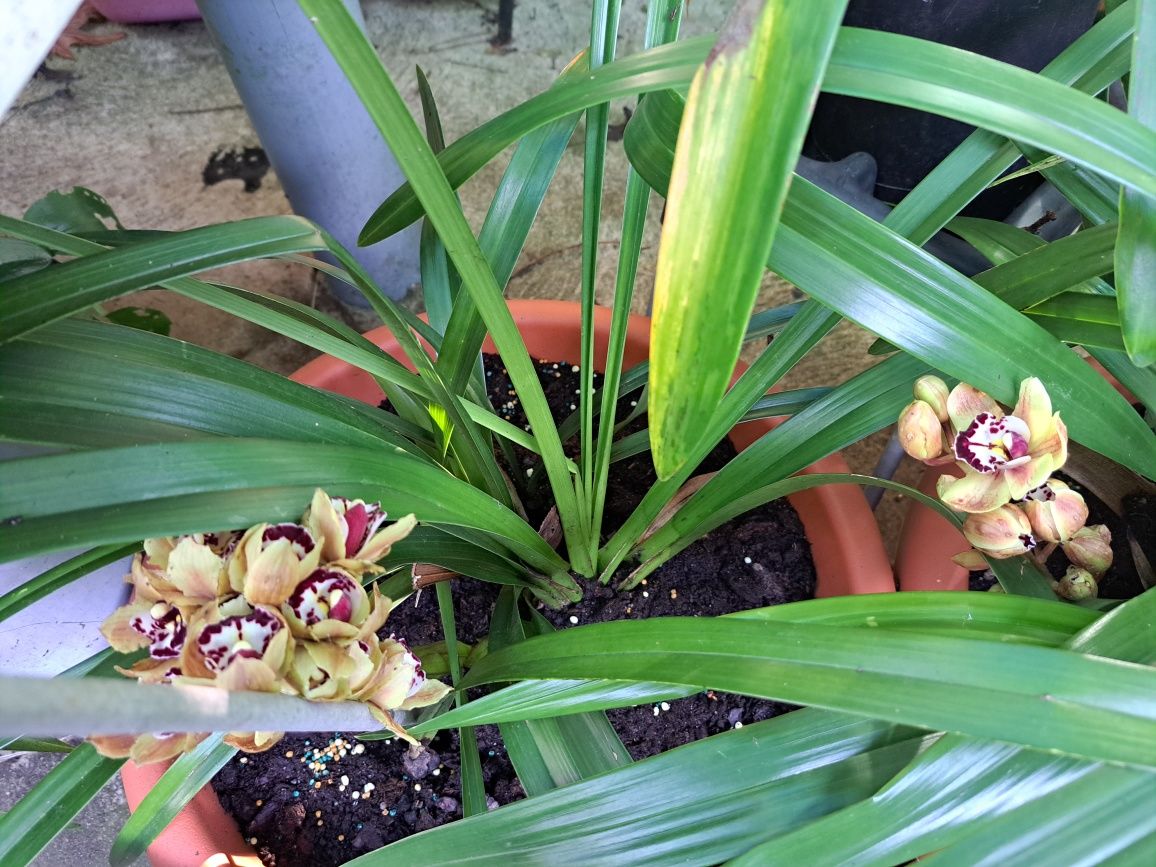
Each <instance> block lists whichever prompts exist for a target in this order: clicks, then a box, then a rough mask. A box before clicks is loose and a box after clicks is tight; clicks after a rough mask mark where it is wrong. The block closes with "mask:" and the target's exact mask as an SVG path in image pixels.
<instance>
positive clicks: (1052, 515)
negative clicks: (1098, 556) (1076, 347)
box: [1023, 479, 1088, 542]
mask: <svg viewBox="0 0 1156 867" xmlns="http://www.w3.org/2000/svg"><path fill="white" fill-rule="evenodd" d="M1023 510H1024V513H1025V514H1026V515H1027V516H1028V520H1029V521H1031V523H1032V532H1034V533H1035V534H1036V537H1037V538H1039V539H1042V540H1044V541H1045V542H1066V541H1068V540H1069V539H1070V538H1072V536H1073V535H1074V534H1075V533H1076V531H1077V530H1079V529H1080V528H1081V527H1083V526H1084V523H1085V522H1086V521H1087V520H1088V504H1087V503H1085V502H1084V498H1083V497H1082V496H1080V494H1079V493H1078V492H1077V491H1073V490H1072V489H1071V488H1069V487H1068V486H1067V485H1066V484H1064V483H1063V482H1061V481H1060V480H1059V479H1049V480H1048V481H1047V482H1045V483H1044V484H1042V485H1040V486H1039V487H1038V488H1034V489H1033V490H1031V491H1028V494H1027V496H1026V497H1024V502H1023Z"/></svg>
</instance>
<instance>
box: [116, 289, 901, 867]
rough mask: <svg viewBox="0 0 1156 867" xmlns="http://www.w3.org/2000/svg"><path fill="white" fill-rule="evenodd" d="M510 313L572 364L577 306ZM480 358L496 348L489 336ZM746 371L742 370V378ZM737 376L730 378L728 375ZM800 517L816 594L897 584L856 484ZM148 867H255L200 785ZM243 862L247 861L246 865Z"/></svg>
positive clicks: (360, 374)
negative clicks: (815, 579) (811, 560)
mask: <svg viewBox="0 0 1156 867" xmlns="http://www.w3.org/2000/svg"><path fill="white" fill-rule="evenodd" d="M510 310H511V312H512V313H513V315H514V319H515V321H516V322H517V323H518V326H519V328H520V330H521V331H522V335H523V338H524V339H525V341H526V346H527V348H528V349H529V351H530V353H531V355H533V356H534V357H536V358H550V359H567V360H570V359H577V358H578V357H579V348H580V343H579V340H580V333H579V325H578V323H579V321H580V316H579V308H578V305H577V304H574V303H572V302H564V301H511V302H510ZM594 326H595V356H596V357H605V353H606V344H607V342H608V339H609V332H610V311H609V310H608V309H605V308H598V309H597V310H596V311H595V318H594ZM366 337H368V338H369V339H370V340H372V341H373V342H374V343H376V344H377V345H378V346H380V347H382V348H383V349H385V350H386V351H387V352H389V353H390V354H392V355H395V356H397V357H399V358H400V356H401V353H400V350H399V348H398V346H397V343H396V342H395V341H394V340H393V337H392V335H391V334H390V333H389V330H388V329H386V328H384V327H382V328H377V329H375V330H373V331H370V332H369V333H367V334H366ZM649 343H650V320H649V319H647V318H646V317H643V316H632V317H631V318H630V324H629V329H628V333H627V340H626V351H625V360H626V366H627V367H630V366H631V365H634V364H637V363H639V362H641V361H645V360H646V357H647V351H648V347H649ZM484 349H485V351H487V352H493V351H495V350H494V346H493V344H492V343H491V342H490V341H489V339H487V341H486V344H485V346H484ZM744 368H745V365H740V370H739V371H738V372H741V370H742V369H744ZM736 375H737V374H736ZM291 379H293V380H295V381H297V382H302V383H306V384H308V385H313V386H316V387H318V388H324V389H328V390H330V391H335V392H338V393H339V394H343V395H346V396H348V397H353V398H356V399H358V400H362V401H365V402H367V403H371V404H373V405H377V403H378V402H380V400H381V398H382V394H381V390H380V389H379V388H378V387H377V383H376V382H374V380H373V378H372V377H371V376H370V375H369V374H367V373H365V372H364V371H361V370H358V369H356V368H354V367H352V366H351V365H349V364H346V363H345V362H343V361H338V360H337V359H335V358H330V357H323V358H319V359H317V360H316V361H312V362H310V363H309V364H307V365H305V366H304V367H302V368H301V369H300V370H298V371H297V372H296V373H295V374H293V376H292V377H291ZM777 423H778V422H777V421H775V420H760V421H754V422H748V423H746V424H743V425H739V426H738V427H737V428H735V430H734V431H733V432H732V433H731V440H732V442H733V443H734V444H735V446H736V447H737V448H739V449H743V448H746V447H747V446H749V445H750V444H751V443H753V442H754V441H755V440H756V439H758V438H759V437H760V436H762V435H763V434H764V433H766V432H767V431H769V430H771V429H772V428H774V427H775V425H776V424H777ZM804 472H806V473H846V472H849V469H848V467H847V464H846V462H845V461H844V460H843V458H842V457H840V456H839V455H832V456H830V457H827V458H824V459H823V460H821V461H819V462H817V463H815V464H813V465H812V466H810V467H808V468H807V469H806V470H804ZM789 499H790V502H791V505H792V506H794V507H795V510H796V511H797V512H798V513H799V517H800V519H801V520H802V522H803V528H804V530H805V532H806V534H807V538H808V540H809V541H810V542H811V544H812V550H811V553H812V556H813V558H814V561H815V569H816V572H817V573H818V591H817V595H819V596H843V595H849V594H854V593H889V592H892V591H894V589H895V583H894V578H893V575H892V571H891V565H890V563H889V562H888V559H887V554H886V551H885V550H884V547H883V540H882V538H881V537H880V535H879V528H878V526H877V525H876V523H875V518H874V516H873V515H872V513H871V509H870V508H869V507H868V505H867V500H866V499H865V498H864V496H863V493H862V490H861V489H860V488H859V487H858V486H857V485H825V486H823V487H820V488H813V489H811V490H809V491H801V492H800V493H798V494H794V495H792V496H791V497H789ZM164 770H165V766H164V765H146V766H144V767H138V766H136V765H133V764H132V763H131V762H130V763H128V764H126V765H125V766H124V769H123V770H122V771H121V777H122V778H123V780H124V788H125V795H126V796H127V798H128V802H129V807H130V809H136V806H137V804H139V803H140V801H141V799H142V798H143V797H144V796H145V794H146V793H147V792H148V790H149V789H150V788H151V787H152V786H153V785H154V784H155V783H156V781H157V780H159V779H160V777H161V774H163V773H164ZM149 858H150V859H151V860H152V863H153V867H201V865H209V867H217V865H225V864H237V865H251V864H254V862H255V859H256V855H255V854H254V852H253V849H252V848H251V847H250V846H249V845H248V844H247V843H246V842H245V841H244V840H243V839H242V838H241V835H240V832H239V831H238V830H237V827H236V825H235V824H234V822H233V820H232V818H231V817H230V816H228V815H227V814H226V813H225V811H224V809H223V808H222V807H221V805H220V802H219V801H218V800H217V797H216V795H215V794H214V793H213V791H212V789H211V788H210V787H208V786H206V787H205V788H204V789H202V790H201V791H200V792H199V793H198V794H197V797H196V798H195V799H194V800H193V802H192V803H190V805H189V806H188V807H187V808H186V809H185V810H184V811H182V812H181V814H180V815H179V816H178V817H177V819H176V820H175V821H174V822H173V823H172V824H171V825H169V827H168V828H166V829H165V831H164V832H162V833H161V835H160V836H159V837H157V840H156V841H155V842H154V843H153V845H152V846H150V847H149ZM246 859H248V860H246Z"/></svg>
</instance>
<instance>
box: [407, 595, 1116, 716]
mask: <svg viewBox="0 0 1156 867" xmlns="http://www.w3.org/2000/svg"><path fill="white" fill-rule="evenodd" d="M726 617H727V618H729V619H735V620H759V621H762V622H767V623H782V622H785V623H819V624H826V625H828V626H846V627H852V628H858V629H888V630H901V631H910V632H916V633H920V634H924V635H948V636H955V637H961V638H971V639H975V640H980V641H1000V642H1005V643H1013V642H1014V643H1031V644H1039V645H1041V646H1044V647H1058V646H1060V645H1062V644H1063V643H1064V642H1066V641H1069V640H1070V639H1071V638H1072V636H1073V635H1074V634H1075V633H1076V632H1077V631H1079V630H1081V629H1084V628H1085V627H1087V626H1088V625H1089V624H1091V623H1093V622H1095V621H1096V620H1097V618H1098V617H1099V615H1098V614H1096V613H1094V612H1092V611H1088V610H1087V609H1083V608H1077V607H1076V606H1073V605H1064V604H1061V603H1058V602H1053V601H1048V602H1042V601H1041V600H1039V599H1029V598H1027V597H1023V596H1002V597H999V598H998V599H997V598H996V597H995V596H994V595H988V594H970V595H968V594H961V593H946V592H934V593H901V594H893V593H888V594H885V595H875V596H871V595H867V596H841V597H834V598H831V599H811V600H807V601H806V602H798V603H793V604H790V605H775V606H771V607H769V608H757V609H752V610H749V611H741V612H737V613H735V614H728V615H726ZM695 691H696V690H694V689H690V688H678V687H671V686H669V685H667V684H656V683H629V682H623V681H608V680H564V681H563V680H546V681H522V682H520V683H515V684H512V685H511V686H507V687H505V688H503V689H501V690H499V691H497V692H494V693H491V694H489V695H486V696H483V697H482V698H480V699H477V700H476V701H473V702H471V703H470V705H469V706H468V707H466V708H461V709H458V710H451V711H448V712H447V713H445V714H442V715H441V716H438V717H435V718H434V719H432V720H429V721H427V722H424V723H421V724H420V725H418V726H415V727H414V728H412V729H411V731H412V732H413V733H414V734H430V733H433V732H436V731H438V730H439V729H443V728H448V727H451V726H455V725H462V724H479V725H480V724H485V723H493V722H504V721H507V720H516V719H536V718H539V717H544V716H553V715H556V714H560V713H570V712H574V711H577V710H589V709H594V708H598V709H605V708H613V707H629V706H632V705H637V704H646V703H650V702H658V701H662V700H663V699H670V698H676V697H678V696H680V695H689V694H691V693H692V692H695Z"/></svg>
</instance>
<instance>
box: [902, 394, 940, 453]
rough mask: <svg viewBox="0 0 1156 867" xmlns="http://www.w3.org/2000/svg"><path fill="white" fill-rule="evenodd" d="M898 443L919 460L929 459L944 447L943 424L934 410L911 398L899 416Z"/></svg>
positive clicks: (926, 404)
mask: <svg viewBox="0 0 1156 867" xmlns="http://www.w3.org/2000/svg"><path fill="white" fill-rule="evenodd" d="M898 432H899V444H900V445H901V446H902V447H903V451H905V452H907V454H909V455H911V457H913V458H915V459H916V460H920V461H930V460H933V459H935V458H938V457H939V456H940V455H942V454H943V453H944V451H945V449H946V446H945V443H944V438H943V424H942V423H941V422H940V420H939V419H938V418H937V417H936V415H935V410H934V409H932V407H931V406H930V405H929V404H928V403H926V402H924V401H922V400H913V401H912V402H911V403H909V404H907V406H906V407H905V408H904V410H903V412H902V414H900V416H899V427H898Z"/></svg>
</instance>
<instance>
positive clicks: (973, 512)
mask: <svg viewBox="0 0 1156 867" xmlns="http://www.w3.org/2000/svg"><path fill="white" fill-rule="evenodd" d="M914 392H915V400H914V401H912V402H911V403H910V404H908V405H907V407H906V408H905V409H904V410H903V412H902V414H901V415H900V417H899V442H900V444H901V445H902V446H903V449H904V451H906V452H907V454H909V455H911V456H912V457H913V458H916V459H917V460H920V461H923V462H924V463H925V464H928V465H929V466H944V467H946V466H948V465H951V464H954V465H955V466H956V467H957V468H958V470H959V474H957V475H953V474H944V475H942V476H940V477H939V481H938V483H937V485H936V492H937V493H938V495H939V499H940V500H942V501H943V502H944V503H945V504H947V505H948V506H949V507H951V508H952V509H955V510H956V511H959V512H966V513H967V517H966V518H965V519H964V522H963V535H964V536H965V537H966V539H967V541H968V542H969V543H971V544H972V545H973V546H974V549H975V550H972V551H966V552H964V553H963V554H960V555H958V556H957V557H955V558H954V559H955V561H956V562H957V563H959V564H960V565H962V566H964V567H966V568H969V569H982V568H984V566H985V563H984V559H983V558H984V557H994V558H996V559H1004V558H1007V557H1016V556H1019V555H1022V554H1029V553H1034V555H1035V556H1036V557H1037V559H1038V560H1039V562H1043V561H1044V560H1046V559H1047V557H1048V556H1050V555H1051V553H1052V551H1053V550H1055V547H1056V546H1057V545H1058V546H1060V547H1061V548H1062V549H1063V551H1064V554H1065V555H1067V558H1068V560H1069V561H1071V565H1070V566H1069V567H1068V569H1067V572H1066V573H1065V575H1064V577H1063V578H1062V579H1061V580H1060V581H1057V582H1054V583H1053V589H1055V591H1056V592H1057V593H1058V594H1059V595H1061V596H1063V597H1065V598H1067V599H1073V600H1076V599H1086V598H1089V597H1092V596H1095V595H1096V594H1097V586H1098V585H1097V581H1098V580H1099V578H1100V576H1102V575H1103V574H1104V572H1105V571H1107V569H1108V567H1109V566H1111V565H1112V547H1111V542H1112V536H1111V533H1110V532H1109V530H1108V528H1107V527H1105V526H1104V525H1102V524H1099V525H1095V526H1085V525H1086V523H1087V520H1088V506H1087V503H1085V502H1084V498H1083V497H1082V496H1080V494H1079V492H1077V491H1074V490H1072V489H1071V488H1070V487H1069V486H1068V485H1066V484H1065V483H1064V482H1063V481H1061V480H1060V479H1056V478H1053V477H1052V473H1054V472H1055V471H1057V470H1058V469H1060V467H1062V466H1063V465H1064V462H1065V461H1066V460H1067V457H1068V431H1067V428H1066V427H1065V426H1064V423H1063V421H1062V420H1061V419H1060V414H1059V413H1053V412H1052V401H1051V398H1050V397H1049V396H1048V392H1047V390H1046V389H1045V388H1044V385H1043V383H1042V382H1040V380H1038V379H1036V378H1034V377H1033V378H1031V379H1026V380H1024V381H1023V383H1021V385H1020V392H1019V399H1018V401H1017V402H1016V405H1015V408H1014V409H1013V410H1012V411H1011V412H1010V413H1005V412H1004V410H1003V409H1001V408H1000V406H999V404H997V403H996V402H995V400H993V399H992V398H991V397H990V396H989V395H987V394H985V393H984V392H982V391H980V390H979V389H976V388H974V387H972V386H970V385H967V384H966V383H960V384H959V385H957V386H955V388H953V389H951V390H950V391H948V388H947V383H945V382H944V381H943V380H942V379H940V378H939V377H937V376H923V377H920V378H919V379H918V380H917V381H916V383H915V388H914Z"/></svg>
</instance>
